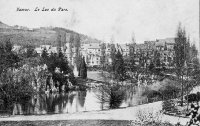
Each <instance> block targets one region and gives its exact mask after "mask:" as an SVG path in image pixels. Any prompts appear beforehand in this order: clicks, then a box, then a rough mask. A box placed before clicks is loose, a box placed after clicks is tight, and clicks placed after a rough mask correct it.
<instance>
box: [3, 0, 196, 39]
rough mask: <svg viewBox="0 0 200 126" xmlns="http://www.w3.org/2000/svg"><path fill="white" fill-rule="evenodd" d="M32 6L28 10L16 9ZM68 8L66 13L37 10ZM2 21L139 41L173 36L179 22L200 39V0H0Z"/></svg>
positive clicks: (10, 23)
mask: <svg viewBox="0 0 200 126" xmlns="http://www.w3.org/2000/svg"><path fill="white" fill-rule="evenodd" d="M17 7H19V8H29V9H30V11H29V12H19V11H16V10H17ZM35 7H38V8H42V7H45V8H50V9H51V8H56V9H57V8H58V7H62V8H66V9H68V11H64V12H59V11H55V12H51V11H50V12H42V11H39V12H35V11H34V9H35ZM0 21H2V22H4V23H6V24H8V25H21V26H27V27H30V28H34V27H41V26H42V27H44V26H59V27H64V28H69V29H72V30H74V31H76V32H79V33H83V34H86V35H89V36H91V37H94V38H97V39H100V40H105V41H107V42H109V41H110V39H111V36H113V38H114V40H115V41H116V42H118V43H128V42H130V40H131V36H132V34H133V33H134V34H135V39H136V41H137V42H138V43H142V42H143V41H145V40H155V39H162V38H168V37H174V36H175V33H176V30H177V25H178V23H179V22H181V23H182V25H183V26H185V29H186V32H187V33H188V35H190V38H191V40H192V41H196V42H199V0H0Z"/></svg>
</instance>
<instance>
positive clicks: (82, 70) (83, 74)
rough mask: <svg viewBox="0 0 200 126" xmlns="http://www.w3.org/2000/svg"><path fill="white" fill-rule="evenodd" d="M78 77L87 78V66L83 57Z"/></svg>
mask: <svg viewBox="0 0 200 126" xmlns="http://www.w3.org/2000/svg"><path fill="white" fill-rule="evenodd" d="M80 76H81V77H82V78H83V79H86V78H87V66H86V63H85V57H83V58H82V62H81V67H80Z"/></svg>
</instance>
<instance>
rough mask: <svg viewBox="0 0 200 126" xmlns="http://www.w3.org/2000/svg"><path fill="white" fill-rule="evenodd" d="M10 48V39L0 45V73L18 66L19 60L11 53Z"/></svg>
mask: <svg viewBox="0 0 200 126" xmlns="http://www.w3.org/2000/svg"><path fill="white" fill-rule="evenodd" d="M12 47H13V45H12V43H11V42H10V39H7V40H5V42H3V43H1V44H0V73H1V72H3V71H6V70H7V69H8V68H11V69H13V68H17V67H18V65H19V61H20V58H19V56H18V55H17V54H15V53H14V52H13V51H12Z"/></svg>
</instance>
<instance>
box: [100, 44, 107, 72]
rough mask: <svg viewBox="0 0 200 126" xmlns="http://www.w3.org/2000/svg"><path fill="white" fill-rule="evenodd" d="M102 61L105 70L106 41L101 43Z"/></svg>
mask: <svg viewBox="0 0 200 126" xmlns="http://www.w3.org/2000/svg"><path fill="white" fill-rule="evenodd" d="M100 62H101V65H102V67H103V70H104V65H105V63H106V43H101V57H100Z"/></svg>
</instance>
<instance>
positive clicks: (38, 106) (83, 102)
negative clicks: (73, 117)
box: [13, 85, 147, 115]
mask: <svg viewBox="0 0 200 126" xmlns="http://www.w3.org/2000/svg"><path fill="white" fill-rule="evenodd" d="M123 88H124V89H123V91H124V94H125V97H124V98H123V100H122V103H120V105H119V106H120V107H130V106H134V105H138V104H142V103H145V102H146V101H147V100H146V99H145V98H143V97H141V95H140V92H141V91H143V90H144V89H143V88H138V87H135V86H131V85H130V86H125V87H123ZM102 93H103V92H101V91H100V90H99V89H98V88H96V89H88V90H87V91H73V92H68V93H62V94H38V95H37V96H35V97H33V98H32V99H31V100H30V101H28V102H21V103H18V104H15V106H14V110H13V114H24V115H26V114H54V113H74V112H81V111H92V110H102V109H107V108H106V107H105V106H108V104H106V103H103V102H100V100H99V99H98V98H97V95H102Z"/></svg>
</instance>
